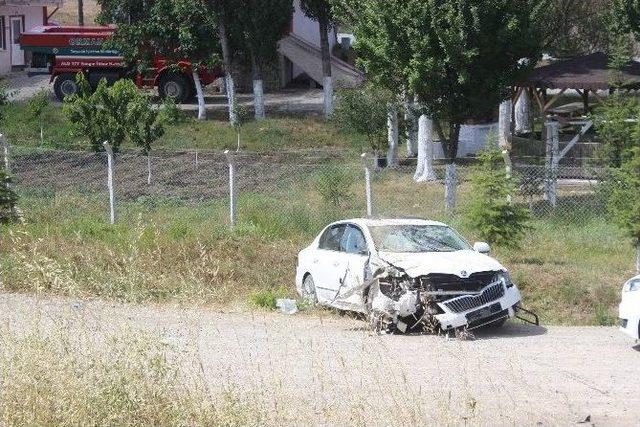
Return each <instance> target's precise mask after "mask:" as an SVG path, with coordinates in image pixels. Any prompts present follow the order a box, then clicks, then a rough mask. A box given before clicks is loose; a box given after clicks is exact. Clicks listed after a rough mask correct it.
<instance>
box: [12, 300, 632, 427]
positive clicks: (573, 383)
mask: <svg viewBox="0 0 640 427" xmlns="http://www.w3.org/2000/svg"><path fill="white" fill-rule="evenodd" d="M0 324H2V325H4V326H5V327H9V328H11V329H14V330H18V331H19V330H29V329H30V328H31V327H32V326H33V324H37V325H38V327H40V328H48V327H50V326H51V325H64V327H65V328H67V329H68V330H69V333H70V334H74V333H76V331H81V330H82V331H87V330H89V331H92V332H91V333H92V334H99V333H104V332H107V333H109V332H110V331H116V330H121V329H123V328H124V329H142V330H145V331H151V332H152V333H154V334H160V335H161V336H162V337H163V339H164V340H166V341H167V342H168V343H171V344H173V345H175V346H177V347H178V348H180V349H184V351H188V350H194V349H195V351H196V352H197V353H198V354H199V357H200V360H201V363H202V366H203V370H204V373H205V376H206V380H207V381H208V383H209V385H210V387H211V389H212V390H220V389H225V388H226V387H230V386H231V385H233V386H234V387H236V389H239V390H241V391H242V392H243V393H246V394H247V395H252V396H254V400H255V401H256V402H258V403H260V404H262V405H265V406H267V407H271V408H272V410H274V411H279V412H281V413H283V414H284V413H286V414H290V415H286V416H284V418H285V419H288V420H290V422H289V423H290V424H305V423H309V424H325V425H326V424H329V425H346V424H365V425H432V424H434V423H437V424H449V425H570V424H576V423H579V422H582V421H584V420H585V419H587V417H588V416H590V422H589V423H586V424H585V425H598V426H602V425H638V423H640V384H639V383H638V378H640V346H637V345H636V346H635V347H634V344H633V342H632V341H631V340H629V339H627V338H625V336H623V335H622V334H621V333H620V332H618V331H617V330H616V329H615V328H602V327H581V328H579V327H535V326H529V325H524V324H521V323H515V322H514V323H511V324H507V325H506V326H505V327H504V329H502V330H501V331H500V332H494V333H483V334H477V337H476V339H475V340H472V341H460V340H456V339H446V338H444V337H438V336H374V335H372V334H371V333H370V332H369V331H368V330H367V329H366V327H365V323H364V322H363V321H360V320H358V319H353V318H350V317H340V316H337V315H335V314H331V313H327V312H324V311H315V312H312V313H308V314H304V313H303V314H296V315H294V316H286V315H283V314H278V313H266V312H250V311H247V310H246V309H244V310H242V311H240V312H238V313H223V312H219V311H212V310H204V309H192V310H182V309H177V308H169V307H162V308H153V307H134V306H126V305H118V304H113V303H106V302H100V301H93V302H76V301H72V300H66V299H58V298H48V299H37V298H34V297H31V296H26V295H14V294H0ZM78 333H79V332H78ZM85 333H86V332H85ZM289 423H287V424H289Z"/></svg>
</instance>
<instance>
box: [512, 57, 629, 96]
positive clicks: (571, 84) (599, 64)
mask: <svg viewBox="0 0 640 427" xmlns="http://www.w3.org/2000/svg"><path fill="white" fill-rule="evenodd" d="M608 64H609V57H608V56H607V55H606V54H604V53H602V52H596V53H592V54H589V55H583V56H578V57H575V58H571V59H566V60H561V61H556V62H553V63H551V64H549V65H545V66H542V67H538V68H535V69H534V70H533V71H532V72H531V74H529V76H528V77H527V78H526V79H525V80H524V81H523V82H522V83H521V85H520V86H523V87H536V88H547V89H589V90H592V91H595V90H606V89H609V88H610V87H611V84H610V82H611V80H612V77H613V73H614V71H613V70H611V69H610V68H609V67H608ZM621 72H622V74H621V75H620V76H616V77H618V78H620V77H621V78H622V80H621V81H623V82H624V85H623V87H627V88H628V87H631V88H637V87H640V62H638V61H631V63H630V64H629V65H627V67H626V68H625V69H624V70H622V71H621Z"/></svg>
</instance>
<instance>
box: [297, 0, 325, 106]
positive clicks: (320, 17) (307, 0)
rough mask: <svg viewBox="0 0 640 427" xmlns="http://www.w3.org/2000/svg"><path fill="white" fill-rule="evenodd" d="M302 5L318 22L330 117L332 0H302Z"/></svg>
mask: <svg viewBox="0 0 640 427" xmlns="http://www.w3.org/2000/svg"><path fill="white" fill-rule="evenodd" d="M300 6H301V7H302V11H303V12H304V14H305V15H307V17H309V18H310V19H313V20H314V21H317V22H318V29H319V30H320V51H321V54H322V76H323V81H322V87H323V89H324V115H325V117H327V118H329V117H330V116H331V113H332V112H333V78H332V74H331V50H330V48H329V31H330V30H331V28H332V27H333V13H332V9H331V2H330V0H301V2H300Z"/></svg>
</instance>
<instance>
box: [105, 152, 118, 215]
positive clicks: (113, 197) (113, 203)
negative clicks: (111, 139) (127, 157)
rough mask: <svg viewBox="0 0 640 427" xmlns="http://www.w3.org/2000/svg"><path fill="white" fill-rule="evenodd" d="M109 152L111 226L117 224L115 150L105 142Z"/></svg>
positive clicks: (108, 181) (108, 177)
mask: <svg viewBox="0 0 640 427" xmlns="http://www.w3.org/2000/svg"><path fill="white" fill-rule="evenodd" d="M103 145H104V149H105V151H106V152H107V187H109V210H110V215H109V219H110V222H111V224H115V223H116V195H115V191H114V188H113V148H111V144H109V143H108V142H107V141H105V142H103Z"/></svg>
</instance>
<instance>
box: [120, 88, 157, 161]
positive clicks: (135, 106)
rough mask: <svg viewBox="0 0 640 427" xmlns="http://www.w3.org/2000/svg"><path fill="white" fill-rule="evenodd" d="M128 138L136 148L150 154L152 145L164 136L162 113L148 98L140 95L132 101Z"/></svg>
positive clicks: (129, 113) (128, 117) (128, 119)
mask: <svg viewBox="0 0 640 427" xmlns="http://www.w3.org/2000/svg"><path fill="white" fill-rule="evenodd" d="M126 121H127V122H128V124H129V125H128V126H127V137H128V139H129V141H131V142H132V143H133V144H134V145H135V146H137V147H139V148H140V149H142V152H143V153H144V154H149V152H150V151H151V145H152V144H153V143H154V142H155V141H157V140H158V139H159V138H160V137H161V136H162V135H164V123H163V116H162V114H161V112H160V111H159V110H158V109H157V108H154V107H153V105H152V104H151V101H150V100H149V97H148V96H145V95H143V94H139V95H138V96H136V97H135V98H133V100H132V101H131V103H130V105H129V112H128V115H127V118H126Z"/></svg>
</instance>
